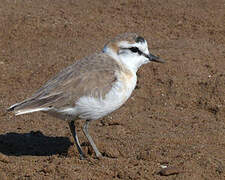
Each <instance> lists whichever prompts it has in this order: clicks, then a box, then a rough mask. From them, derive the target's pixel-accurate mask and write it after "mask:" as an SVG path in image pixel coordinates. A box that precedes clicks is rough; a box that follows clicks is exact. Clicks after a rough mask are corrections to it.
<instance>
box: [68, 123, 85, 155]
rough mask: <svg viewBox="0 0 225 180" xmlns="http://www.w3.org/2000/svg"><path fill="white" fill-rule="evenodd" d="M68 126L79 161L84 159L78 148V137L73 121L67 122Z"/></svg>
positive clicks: (79, 147)
mask: <svg viewBox="0 0 225 180" xmlns="http://www.w3.org/2000/svg"><path fill="white" fill-rule="evenodd" d="M69 126H70V131H71V133H72V135H73V138H74V141H75V144H76V146H77V150H78V151H79V154H80V159H85V156H84V153H83V152H82V150H81V146H80V142H79V139H78V137H77V133H76V129H75V125H74V121H70V122H69Z"/></svg>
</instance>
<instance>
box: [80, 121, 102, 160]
mask: <svg viewBox="0 0 225 180" xmlns="http://www.w3.org/2000/svg"><path fill="white" fill-rule="evenodd" d="M89 122H90V120H86V122H85V124H84V126H83V132H84V134H85V136H86V137H87V139H88V141H89V143H90V144H91V146H92V148H93V149H94V151H95V154H96V156H97V157H98V158H99V157H101V156H102V154H101V153H100V152H99V150H98V148H97V147H96V145H95V143H94V141H93V139H92V137H91V136H90V135H89V133H88V125H89Z"/></svg>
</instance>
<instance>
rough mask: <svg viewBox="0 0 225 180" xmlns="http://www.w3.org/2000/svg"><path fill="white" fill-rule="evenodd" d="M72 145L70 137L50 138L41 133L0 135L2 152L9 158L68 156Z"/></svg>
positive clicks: (0, 149)
mask: <svg viewBox="0 0 225 180" xmlns="http://www.w3.org/2000/svg"><path fill="white" fill-rule="evenodd" d="M71 145H72V143H71V142H70V140H69V138H68V137H49V136H45V135H44V134H43V133H42V132H40V131H36V132H34V131H31V132H29V133H21V134H19V133H13V132H10V133H6V134H3V135H0V152H1V153H3V154H5V155H8V156H22V155H31V156H49V155H54V154H60V155H67V152H68V149H69V147H70V146H71Z"/></svg>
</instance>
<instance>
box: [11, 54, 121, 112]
mask: <svg viewBox="0 0 225 180" xmlns="http://www.w3.org/2000/svg"><path fill="white" fill-rule="evenodd" d="M120 69H121V67H120V66H119V64H118V63H117V62H116V61H115V60H114V59H112V58H111V57H110V56H108V55H107V54H104V53H98V54H97V53H95V54H93V55H91V56H89V57H86V58H84V59H81V60H78V61H77V62H76V63H74V64H73V65H71V66H68V67H67V68H65V69H64V70H63V71H61V72H60V73H58V74H57V75H56V76H55V77H53V78H52V79H50V80H49V81H48V82H47V83H46V84H45V85H44V86H42V87H41V88H40V89H39V90H38V91H37V92H36V93H34V94H33V95H32V96H31V98H29V99H26V100H25V101H22V102H21V103H17V104H15V105H12V106H11V107H10V108H9V109H8V110H15V113H16V114H17V115H19V114H25V113H30V112H35V111H47V110H49V109H52V108H54V109H60V108H61V109H62V108H65V107H67V106H68V107H69V106H73V105H74V104H75V103H76V101H77V100H78V99H79V98H80V97H82V96H90V95H91V96H93V97H97V98H99V97H104V96H105V95H106V94H107V93H108V92H109V91H110V89H111V88H112V84H113V82H115V81H116V76H115V72H117V71H120Z"/></svg>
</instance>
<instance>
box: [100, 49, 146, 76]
mask: <svg viewBox="0 0 225 180" xmlns="http://www.w3.org/2000/svg"><path fill="white" fill-rule="evenodd" d="M103 52H104V53H106V54H107V55H109V56H110V57H112V58H113V59H114V60H116V61H117V62H118V63H121V64H123V65H124V66H125V67H126V68H128V69H129V70H131V71H132V72H134V73H136V72H137V70H138V68H139V67H140V66H141V65H143V64H146V63H148V62H149V61H148V60H147V58H145V57H143V56H135V55H132V54H117V53H116V52H115V51H113V49H111V48H108V47H104V49H103Z"/></svg>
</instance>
